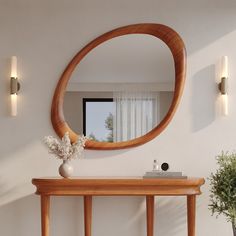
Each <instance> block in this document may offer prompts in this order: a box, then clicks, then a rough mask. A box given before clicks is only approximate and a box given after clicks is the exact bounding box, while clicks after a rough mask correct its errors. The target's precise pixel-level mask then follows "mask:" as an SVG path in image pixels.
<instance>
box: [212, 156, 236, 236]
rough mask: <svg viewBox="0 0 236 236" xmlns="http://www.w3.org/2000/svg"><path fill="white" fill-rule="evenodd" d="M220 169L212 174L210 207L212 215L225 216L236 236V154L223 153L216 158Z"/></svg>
mask: <svg viewBox="0 0 236 236" xmlns="http://www.w3.org/2000/svg"><path fill="white" fill-rule="evenodd" d="M216 160H217V164H218V166H219V168H218V169H217V170H216V173H211V176H210V178H209V180H210V186H211V190H210V191H211V195H210V205H209V208H210V210H211V211H212V214H214V213H216V214H217V216H218V215H220V214H223V215H225V216H226V218H227V220H228V221H229V222H231V223H232V227H233V234H234V236H236V153H228V152H226V153H224V152H222V153H221V154H220V155H219V156H217V157H216Z"/></svg>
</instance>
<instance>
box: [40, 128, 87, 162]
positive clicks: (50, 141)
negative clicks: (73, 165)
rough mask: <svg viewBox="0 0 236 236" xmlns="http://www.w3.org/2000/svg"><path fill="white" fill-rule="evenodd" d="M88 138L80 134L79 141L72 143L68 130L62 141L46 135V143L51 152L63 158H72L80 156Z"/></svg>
mask: <svg viewBox="0 0 236 236" xmlns="http://www.w3.org/2000/svg"><path fill="white" fill-rule="evenodd" d="M87 140H88V138H87V137H85V136H83V135H80V136H79V137H78V140H77V142H76V143H73V144H71V141H70V136H69V133H68V132H66V133H65V135H64V136H63V137H62V140H61V142H60V141H58V140H57V139H56V138H54V137H52V136H46V137H44V143H45V144H47V146H48V148H49V153H52V154H54V156H56V157H57V158H59V159H62V160H71V159H73V158H76V157H79V156H80V155H81V154H82V152H83V150H84V147H85V142H86V141H87Z"/></svg>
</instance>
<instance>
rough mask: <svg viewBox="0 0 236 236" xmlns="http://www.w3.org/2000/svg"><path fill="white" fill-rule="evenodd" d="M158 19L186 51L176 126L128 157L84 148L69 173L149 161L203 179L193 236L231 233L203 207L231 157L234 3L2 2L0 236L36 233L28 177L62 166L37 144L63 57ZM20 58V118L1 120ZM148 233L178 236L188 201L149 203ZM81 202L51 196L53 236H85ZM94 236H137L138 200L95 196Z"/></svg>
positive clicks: (130, 167) (119, 172)
mask: <svg viewBox="0 0 236 236" xmlns="http://www.w3.org/2000/svg"><path fill="white" fill-rule="evenodd" d="M139 22H156V23H162V24H166V25H169V26H171V27H173V28H174V29H175V30H176V31H177V32H178V33H179V34H180V35H181V36H182V37H183V40H184V42H185V44H186V48H187V52H188V61H187V77H186V84H185V88H184V93H183V97H182V100H181V102H180V105H179V107H178V110H177V112H176V114H175V116H174V119H173V120H172V122H171V123H170V125H169V126H168V127H167V128H166V129H165V131H164V132H163V133H162V134H161V135H160V136H158V137H157V138H155V139H154V140H152V141H151V142H149V143H147V144H145V145H143V146H140V147H137V148H132V149H128V150H120V151H119V150H117V151H88V150H86V152H85V155H84V158H82V159H79V160H75V161H73V164H74V167H75V175H76V176H91V175H94V176H114V175H115V176H142V175H143V173H144V172H145V171H147V170H150V169H151V168H152V161H153V159H158V160H159V161H160V162H164V161H166V162H168V163H170V166H171V170H176V171H177V170H180V171H183V172H184V173H185V174H186V175H189V176H202V177H205V178H206V184H205V186H204V187H203V188H202V190H203V194H202V195H201V196H199V198H198V202H197V213H198V214H197V225H196V229H197V234H196V235H197V236H210V235H214V236H222V235H223V236H231V235H232V230H231V225H230V224H229V223H227V222H226V220H225V219H224V218H223V217H220V218H219V219H215V218H214V217H212V216H211V214H210V212H209V210H208V204H209V194H210V193H209V183H208V180H207V177H208V176H209V175H210V173H211V171H214V170H215V168H216V164H215V158H214V157H215V156H216V155H217V154H218V153H220V152H221V150H229V151H231V150H235V140H236V132H235V120H236V106H235V105H234V103H235V100H236V92H235V89H236V80H235V78H236V47H235V41H236V2H235V1H234V0H225V1H222V0H221V1H220V0H208V1H204V0H199V1H187V0H171V1H168V0H146V1H143V0H119V1H117V0H99V1H98V0H86V1H85V0H69V1H66V0H50V1H48V0H40V1H32V0H0V29H1V44H0V127H1V134H0V140H1V142H0V205H1V207H0V234H1V235H3V236H16V235H17V236H32V235H34V236H39V235H40V224H39V219H40V216H39V212H40V208H39V198H38V197H37V196H35V195H34V194H33V193H34V191H35V189H34V187H33V186H32V184H31V178H32V177H40V176H54V175H57V168H58V166H59V165H60V161H59V160H56V159H55V158H54V157H52V156H51V155H50V154H49V153H48V150H47V149H46V147H45V146H44V145H43V143H42V138H43V137H44V136H45V135H49V134H51V135H55V133H54V131H53V128H52V125H51V122H50V107H51V101H52V96H53V92H54V89H55V86H56V84H57V82H58V79H59V77H60V75H61V73H62V72H63V70H64V68H65V67H66V65H67V63H68V62H69V61H70V60H71V58H72V57H73V56H74V55H75V53H77V51H78V50H80V49H81V48H82V47H83V46H84V45H85V44H87V43H88V42H89V41H91V40H92V39H94V38H95V37H97V36H98V35H100V34H102V33H104V32H106V31H108V30H111V29H114V28H116V27H119V26H123V25H127V24H133V23H139ZM12 55H16V56H17V57H18V62H19V79H20V81H21V85H22V88H21V91H20V93H19V104H18V105H19V113H18V116H17V117H15V118H12V117H10V116H9V113H8V110H9V75H10V73H9V58H10V56H12ZM222 55H227V56H228V57H229V70H230V79H229V116H227V117H222V116H220V115H219V113H218V109H219V105H220V104H219V103H218V102H219V101H218V99H219V98H218V91H217V86H216V83H217V82H219V59H220V57H221V56H222ZM156 201H157V204H156V213H157V218H156V220H155V225H156V228H155V233H156V235H159V236H173V235H174V236H183V235H187V233H186V215H185V213H186V208H185V203H186V199H185V198H182V197H178V198H173V197H159V198H157V200H156ZM82 213H83V205H82V201H81V198H61V197H58V198H53V200H52V212H51V218H52V224H51V232H52V234H51V235H57V236H65V235H69V236H78V235H83V227H82V223H83V220H82V219H83V216H82ZM93 235H96V236H105V235H112V236H120V235H122V236H143V235H145V202H144V198H143V197H124V198H119V197H116V198H109V197H97V198H95V199H94V215H93Z"/></svg>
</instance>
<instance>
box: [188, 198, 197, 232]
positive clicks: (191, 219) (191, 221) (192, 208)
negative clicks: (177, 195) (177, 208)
mask: <svg viewBox="0 0 236 236" xmlns="http://www.w3.org/2000/svg"><path fill="white" fill-rule="evenodd" d="M187 209H188V236H195V215H196V195H189V196H187Z"/></svg>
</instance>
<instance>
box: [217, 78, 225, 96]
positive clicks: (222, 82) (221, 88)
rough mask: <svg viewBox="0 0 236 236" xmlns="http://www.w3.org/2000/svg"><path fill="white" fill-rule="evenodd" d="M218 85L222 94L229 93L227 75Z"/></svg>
mask: <svg viewBox="0 0 236 236" xmlns="http://www.w3.org/2000/svg"><path fill="white" fill-rule="evenodd" d="M218 87H219V90H220V92H221V94H222V95H224V94H226V93H227V78H226V77H222V78H221V82H220V83H219V85H218Z"/></svg>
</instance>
